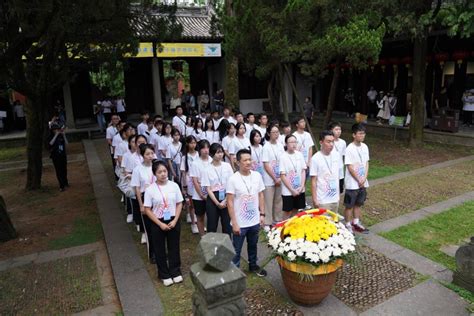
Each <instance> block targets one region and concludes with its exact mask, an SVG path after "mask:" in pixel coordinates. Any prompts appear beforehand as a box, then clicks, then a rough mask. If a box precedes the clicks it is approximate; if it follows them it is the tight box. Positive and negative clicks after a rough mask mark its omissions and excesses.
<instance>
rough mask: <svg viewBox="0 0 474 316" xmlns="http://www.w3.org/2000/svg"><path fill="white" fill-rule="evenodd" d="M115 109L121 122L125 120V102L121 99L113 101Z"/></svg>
mask: <svg viewBox="0 0 474 316" xmlns="http://www.w3.org/2000/svg"><path fill="white" fill-rule="evenodd" d="M115 108H116V109H117V114H118V115H119V116H120V119H121V120H122V121H126V120H127V112H126V110H125V108H126V105H125V100H124V99H122V98H118V99H116V100H115Z"/></svg>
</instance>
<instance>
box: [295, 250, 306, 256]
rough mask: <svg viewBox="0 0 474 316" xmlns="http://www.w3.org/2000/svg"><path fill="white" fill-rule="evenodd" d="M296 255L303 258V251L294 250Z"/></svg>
mask: <svg viewBox="0 0 474 316" xmlns="http://www.w3.org/2000/svg"><path fill="white" fill-rule="evenodd" d="M296 255H297V256H298V257H303V255H304V252H303V250H301V249H297V250H296Z"/></svg>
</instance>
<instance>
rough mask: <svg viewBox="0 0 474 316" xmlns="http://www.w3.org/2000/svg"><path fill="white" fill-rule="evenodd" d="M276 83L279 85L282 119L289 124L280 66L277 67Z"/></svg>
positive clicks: (283, 77)
mask: <svg viewBox="0 0 474 316" xmlns="http://www.w3.org/2000/svg"><path fill="white" fill-rule="evenodd" d="M278 82H279V83H280V95H281V100H282V105H283V119H284V120H285V121H287V122H289V117H288V100H287V99H286V89H285V76H284V75H283V70H282V66H279V67H278Z"/></svg>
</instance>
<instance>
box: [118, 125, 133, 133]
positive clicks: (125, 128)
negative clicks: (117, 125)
mask: <svg viewBox="0 0 474 316" xmlns="http://www.w3.org/2000/svg"><path fill="white" fill-rule="evenodd" d="M130 128H133V125H132V124H130V123H125V125H124V126H122V129H121V130H120V135H123V134H124V133H125V132H127V130H128V129H130Z"/></svg>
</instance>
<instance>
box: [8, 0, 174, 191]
mask: <svg viewBox="0 0 474 316" xmlns="http://www.w3.org/2000/svg"><path fill="white" fill-rule="evenodd" d="M152 2H153V1H148V0H143V1H133V5H132V4H131V0H101V1H89V0H74V1H57V0H4V1H2V2H0V76H1V78H0V79H1V80H3V81H4V82H6V83H7V84H8V86H9V87H11V88H13V89H15V90H16V91H18V92H20V93H22V94H23V95H25V96H26V97H27V102H26V107H25V110H26V117H27V132H26V135H27V157H28V167H27V181H26V188H27V189H30V190H34V189H38V188H40V186H41V176H42V166H43V164H42V146H43V141H44V136H45V134H46V131H47V122H48V119H49V117H48V115H49V110H50V108H51V105H52V95H53V93H54V92H55V91H56V90H58V89H60V88H61V87H62V86H63V85H64V83H66V82H67V81H69V80H70V79H71V78H72V76H73V74H74V73H75V72H77V70H78V69H81V68H84V69H90V68H91V67H94V66H96V65H100V64H102V63H103V62H105V61H107V62H109V64H111V65H115V64H116V61H117V60H120V59H122V58H123V56H124V55H125V54H128V55H133V54H135V53H136V48H137V45H138V37H137V35H139V34H145V33H146V34H147V35H150V34H154V35H155V36H156V39H157V40H158V41H159V40H160V39H163V38H165V37H166V36H168V35H169V34H170V33H174V32H175V31H177V30H178V31H179V27H178V26H177V24H176V20H175V18H174V15H173V12H174V11H173V9H168V8H165V7H156V6H155V5H153V4H152ZM150 10H156V11H158V12H165V13H166V14H164V15H160V14H158V15H157V14H150V12H151V11H150ZM168 13H169V14H168Z"/></svg>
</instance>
